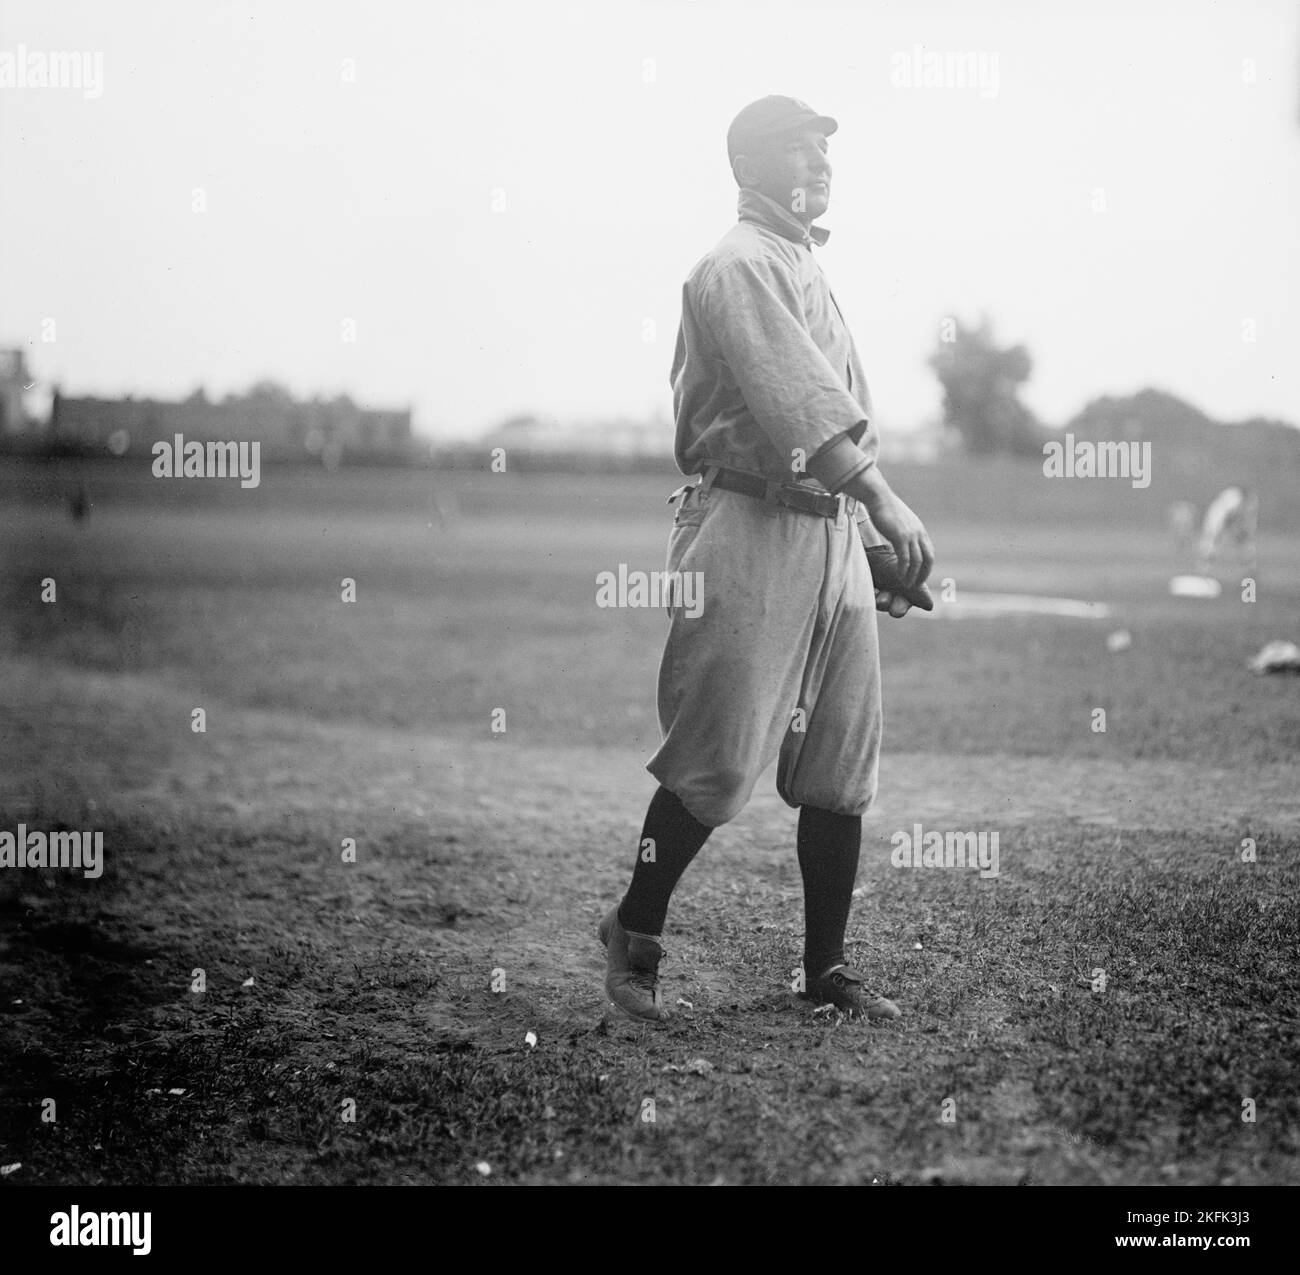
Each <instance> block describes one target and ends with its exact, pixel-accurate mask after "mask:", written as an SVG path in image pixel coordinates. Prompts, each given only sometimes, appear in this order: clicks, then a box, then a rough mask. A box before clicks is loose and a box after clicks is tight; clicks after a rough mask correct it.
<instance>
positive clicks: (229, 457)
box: [153, 434, 262, 487]
mask: <svg viewBox="0 0 1300 1275" xmlns="http://www.w3.org/2000/svg"><path fill="white" fill-rule="evenodd" d="M153 455H154V462H153V476H154V477H155V478H238V479H239V480H240V482H239V485H240V486H241V487H256V486H257V485H258V484H259V483H260V482H261V481H262V444H261V443H260V442H251V443H250V442H248V441H243V442H239V443H235V442H229V441H227V442H219V441H217V440H216V439H209V440H208V441H207V443H206V444H204V443H201V442H199V441H198V440H197V439H191V440H190V441H189V442H188V443H187V442H186V441H185V435H184V434H177V435H176V436H175V437H174V439H173V440H172V441H171V442H170V443H169V442H167V441H166V440H165V439H160V440H159V441H158V442H156V443H155V444H154V445H153Z"/></svg>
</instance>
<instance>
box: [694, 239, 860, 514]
mask: <svg viewBox="0 0 1300 1275" xmlns="http://www.w3.org/2000/svg"><path fill="white" fill-rule="evenodd" d="M699 312H700V318H701V319H702V320H703V322H704V324H705V325H706V326H707V328H708V330H709V332H710V334H711V335H712V338H713V340H714V342H715V343H716V345H717V347H718V352H719V353H720V354H721V356H722V358H723V360H724V361H725V363H726V367H727V369H728V371H729V372H730V374H731V376H732V377H734V379H735V381H736V385H737V387H738V389H739V391H740V393H741V395H742V396H743V398H744V401H745V405H746V406H747V407H748V409H749V412H750V414H751V415H752V416H753V419H754V420H755V421H756V422H757V424H758V426H759V428H760V429H762V431H763V433H764V434H765V435H766V436H767V438H768V440H769V441H770V442H771V444H772V446H773V447H774V448H775V449H776V450H777V452H779V453H780V454H781V455H782V456H783V457H785V458H787V459H788V460H789V462H790V463H791V465H792V466H794V462H795V459H796V457H801V458H802V460H803V467H805V468H806V469H807V471H808V472H809V473H810V474H811V475H812V476H813V477H814V478H815V479H817V481H818V482H820V483H821V484H822V485H823V486H824V487H826V488H827V489H828V490H831V491H835V490H837V489H838V488H840V487H842V486H843V484H844V483H845V482H847V481H848V480H849V479H850V478H851V477H852V476H853V475H854V474H856V473H860V472H861V471H862V470H863V469H866V468H867V467H868V466H869V465H871V464H872V459H871V457H870V456H869V455H868V454H867V453H866V452H864V451H863V450H862V449H861V448H859V447H858V445H857V444H858V442H859V441H860V440H861V438H862V435H863V433H864V432H865V431H866V429H867V428H868V423H867V420H866V419H865V417H864V414H863V408H862V405H861V404H860V403H859V402H858V401H857V399H855V398H854V396H853V395H852V394H851V393H850V392H849V390H848V388H847V386H846V385H845V383H844V381H843V379H842V377H841V376H840V375H839V374H837V373H836V371H835V369H834V368H833V367H832V366H831V364H830V363H829V362H828V361H827V358H826V356H825V354H823V353H822V351H821V349H820V348H819V347H818V345H817V344H816V342H815V341H814V340H813V338H812V335H811V334H810V332H809V330H808V327H807V324H806V323H805V321H804V313H803V294H802V288H801V285H800V283H799V281H798V279H797V278H796V277H795V276H794V275H793V274H792V273H791V272H790V271H788V270H786V269H784V268H783V267H782V266H781V265H780V264H779V263H778V262H776V261H773V260H761V259H744V258H741V259H732V260H730V261H727V262H725V263H721V264H720V265H719V266H718V268H717V269H716V270H714V271H713V272H712V274H711V276H710V277H709V278H708V279H707V280H706V281H705V282H704V285H703V287H702V288H701V290H700V293H699Z"/></svg>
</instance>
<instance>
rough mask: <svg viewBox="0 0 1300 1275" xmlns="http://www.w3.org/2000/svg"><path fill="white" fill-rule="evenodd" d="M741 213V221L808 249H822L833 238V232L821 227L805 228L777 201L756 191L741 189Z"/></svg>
mask: <svg viewBox="0 0 1300 1275" xmlns="http://www.w3.org/2000/svg"><path fill="white" fill-rule="evenodd" d="M739 211H740V220H741V221H752V222H754V223H755V224H756V225H759V226H764V227H766V228H767V229H768V230H773V231H775V232H776V233H777V234H778V235H780V236H781V237H782V238H783V239H789V240H790V241H791V242H793V243H801V244H803V245H804V246H805V247H808V248H811V247H812V246H813V244H816V245H817V246H818V247H819V248H820V247H821V246H822V245H823V244H824V243H825V242H826V241H827V240H828V239H829V238H830V237H831V232H830V231H829V230H823V229H822V227H821V226H810V227H807V228H805V226H804V224H803V222H801V221H800V220H799V218H798V217H796V216H795V215H794V214H793V213H792V212H788V211H787V210H786V209H784V208H782V207H781V205H780V204H778V203H777V202H776V200H775V199H769V198H768V197H767V196H766V195H763V194H760V193H759V192H758V191H756V190H749V189H747V188H745V187H742V188H741V191H740V200H739Z"/></svg>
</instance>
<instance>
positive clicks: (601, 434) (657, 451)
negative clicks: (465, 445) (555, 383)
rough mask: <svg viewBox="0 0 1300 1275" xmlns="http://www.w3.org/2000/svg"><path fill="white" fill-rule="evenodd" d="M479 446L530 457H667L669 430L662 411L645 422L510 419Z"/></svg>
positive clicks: (670, 447)
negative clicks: (498, 448)
mask: <svg viewBox="0 0 1300 1275" xmlns="http://www.w3.org/2000/svg"><path fill="white" fill-rule="evenodd" d="M483 445H484V446H485V447H489V448H491V447H503V448H505V449H506V451H508V452H509V451H515V452H522V453H526V454H531V455H560V454H563V455H565V456H624V457H637V456H671V455H672V452H673V427H672V426H671V425H670V424H669V423H668V420H667V417H666V416H664V415H663V413H662V411H661V412H659V413H658V414H657V415H656V416H654V417H652V418H651V419H649V420H636V419H633V418H631V417H625V416H620V417H613V418H606V419H604V420H594V421H561V420H559V419H557V418H556V417H553V416H532V415H524V416H512V417H511V418H510V419H509V420H506V421H502V422H501V424H500V425H498V426H497V427H496V429H494V430H492V431H491V433H489V434H488V435H487V436H486V437H485V438H484V440H483Z"/></svg>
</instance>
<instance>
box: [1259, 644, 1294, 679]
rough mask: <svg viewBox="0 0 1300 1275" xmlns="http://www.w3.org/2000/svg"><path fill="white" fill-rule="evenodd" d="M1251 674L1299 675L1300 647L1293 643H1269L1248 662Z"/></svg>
mask: <svg viewBox="0 0 1300 1275" xmlns="http://www.w3.org/2000/svg"><path fill="white" fill-rule="evenodd" d="M1250 671H1251V672H1252V673H1300V646H1297V645H1296V644H1295V643H1294V642H1282V641H1277V642H1269V643H1267V644H1266V645H1265V646H1264V649H1263V650H1262V651H1260V653H1259V654H1258V655H1256V656H1255V657H1254V659H1252V660H1251V662H1250Z"/></svg>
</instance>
